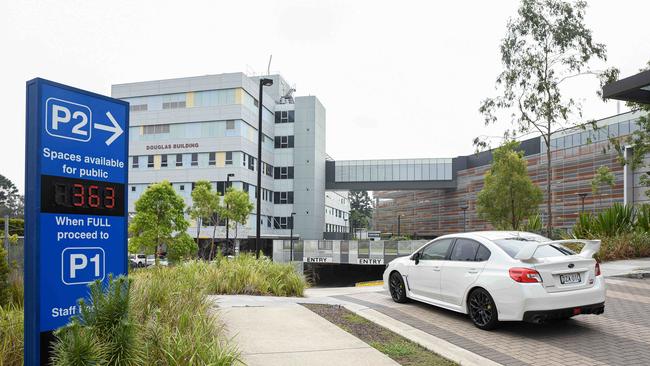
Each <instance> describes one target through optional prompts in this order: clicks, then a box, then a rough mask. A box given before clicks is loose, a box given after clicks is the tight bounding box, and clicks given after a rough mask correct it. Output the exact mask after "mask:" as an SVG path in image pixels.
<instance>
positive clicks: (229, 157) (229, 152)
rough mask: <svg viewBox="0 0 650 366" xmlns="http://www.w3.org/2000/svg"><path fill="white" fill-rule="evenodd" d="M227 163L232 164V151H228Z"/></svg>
mask: <svg viewBox="0 0 650 366" xmlns="http://www.w3.org/2000/svg"><path fill="white" fill-rule="evenodd" d="M226 165H232V151H226Z"/></svg>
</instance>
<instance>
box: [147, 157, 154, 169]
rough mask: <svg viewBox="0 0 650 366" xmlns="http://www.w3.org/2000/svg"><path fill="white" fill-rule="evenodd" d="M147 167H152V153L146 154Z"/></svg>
mask: <svg viewBox="0 0 650 366" xmlns="http://www.w3.org/2000/svg"><path fill="white" fill-rule="evenodd" d="M147 168H153V155H149V156H147Z"/></svg>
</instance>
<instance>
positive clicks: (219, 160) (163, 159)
mask: <svg viewBox="0 0 650 366" xmlns="http://www.w3.org/2000/svg"><path fill="white" fill-rule="evenodd" d="M234 157H237V160H238V161H241V165H242V166H243V167H245V168H248V169H250V170H252V171H256V162H257V159H256V158H255V157H253V156H251V155H249V154H246V153H244V152H240V151H224V152H209V153H190V154H163V155H145V156H132V157H131V168H132V169H140V168H145V167H146V168H158V167H159V168H168V167H177V168H181V167H184V166H186V165H188V163H189V166H192V167H206V166H218V167H224V166H226V165H234V164H233V163H234V161H235V159H234ZM158 158H159V159H160V161H159V163H157V162H156V159H158ZM262 173H264V174H265V175H267V176H269V177H273V166H272V165H270V164H267V163H265V162H262Z"/></svg>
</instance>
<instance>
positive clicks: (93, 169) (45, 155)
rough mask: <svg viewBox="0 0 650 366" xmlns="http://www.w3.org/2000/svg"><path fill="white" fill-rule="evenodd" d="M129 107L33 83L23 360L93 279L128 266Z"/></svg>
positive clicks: (44, 346)
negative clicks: (126, 186)
mask: <svg viewBox="0 0 650 366" xmlns="http://www.w3.org/2000/svg"><path fill="white" fill-rule="evenodd" d="M128 125H129V105H128V103H126V102H124V101H120V100H117V99H113V98H109V97H106V96H102V95H98V94H94V93H91V92H87V91H83V90H79V89H76V88H72V87H69V86H65V85H61V84H58V83H54V82H51V81H47V80H43V79H34V80H31V81H28V82H27V134H26V137H27V143H26V146H27V147H26V155H27V156H26V159H25V160H26V166H25V178H26V181H25V187H26V194H25V207H26V220H25V239H26V241H25V364H26V365H39V364H44V363H46V362H47V359H48V358H49V352H48V348H49V346H50V341H51V340H52V331H53V330H55V329H57V328H60V327H62V326H64V325H65V324H67V323H68V322H69V320H70V317H71V316H73V315H76V314H78V313H79V307H78V303H77V300H78V299H80V298H86V297H87V296H88V284H89V283H91V282H93V281H95V280H101V281H107V280H108V277H109V275H111V274H112V275H114V276H118V275H121V274H126V273H127V267H126V266H127V257H126V256H127V248H126V246H127V232H126V230H127V219H126V207H127V196H126V195H125V189H124V187H125V185H126V184H127V169H128V160H127V159H128V150H127V149H128Z"/></svg>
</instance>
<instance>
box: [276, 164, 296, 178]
mask: <svg viewBox="0 0 650 366" xmlns="http://www.w3.org/2000/svg"><path fill="white" fill-rule="evenodd" d="M274 177H275V179H293V167H292V166H283V167H278V166H276V167H275V168H274Z"/></svg>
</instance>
